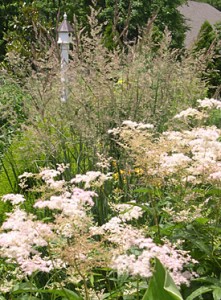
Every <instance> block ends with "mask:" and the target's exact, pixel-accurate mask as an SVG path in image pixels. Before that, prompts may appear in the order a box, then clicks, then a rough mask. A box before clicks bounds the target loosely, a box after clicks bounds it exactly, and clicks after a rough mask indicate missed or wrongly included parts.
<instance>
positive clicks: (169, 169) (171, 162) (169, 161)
mask: <svg viewBox="0 0 221 300" xmlns="http://www.w3.org/2000/svg"><path fill="white" fill-rule="evenodd" d="M191 161H192V160H191V159H190V158H189V157H188V156H186V155H184V154H183V153H173V154H172V155H168V154H167V153H163V154H161V155H160V161H159V164H160V166H159V167H160V169H161V170H162V171H164V172H166V173H175V172H177V171H178V170H179V169H184V168H186V167H187V166H188V165H189V164H190V162H191Z"/></svg>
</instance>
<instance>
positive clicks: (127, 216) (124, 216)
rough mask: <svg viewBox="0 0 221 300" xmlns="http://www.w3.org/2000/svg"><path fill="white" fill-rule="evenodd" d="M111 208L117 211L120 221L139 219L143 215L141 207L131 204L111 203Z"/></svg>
mask: <svg viewBox="0 0 221 300" xmlns="http://www.w3.org/2000/svg"><path fill="white" fill-rule="evenodd" d="M112 208H113V209H114V210H115V211H117V212H119V213H120V214H119V218H120V219H121V220H122V221H124V222H125V221H130V220H132V219H136V220H137V219H139V218H140V217H141V216H142V215H143V210H142V208H141V207H139V206H136V205H131V204H113V205H112Z"/></svg>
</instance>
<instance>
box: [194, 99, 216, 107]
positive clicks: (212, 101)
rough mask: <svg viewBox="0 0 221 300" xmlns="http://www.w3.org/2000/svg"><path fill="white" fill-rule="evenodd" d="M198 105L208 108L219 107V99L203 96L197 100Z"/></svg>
mask: <svg viewBox="0 0 221 300" xmlns="http://www.w3.org/2000/svg"><path fill="white" fill-rule="evenodd" d="M197 102H198V103H199V107H202V108H209V109H221V101H220V100H216V99H213V98H212V99H208V98H205V99H203V100H200V99H199V100H197Z"/></svg>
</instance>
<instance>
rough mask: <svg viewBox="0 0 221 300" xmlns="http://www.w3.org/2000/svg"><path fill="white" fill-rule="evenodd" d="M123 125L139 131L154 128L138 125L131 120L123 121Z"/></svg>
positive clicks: (148, 125)
mask: <svg viewBox="0 0 221 300" xmlns="http://www.w3.org/2000/svg"><path fill="white" fill-rule="evenodd" d="M122 125H124V126H127V127H129V128H130V129H138V130H142V129H153V128H154V126H153V124H144V123H137V122H132V121H130V120H125V121H123V123H122Z"/></svg>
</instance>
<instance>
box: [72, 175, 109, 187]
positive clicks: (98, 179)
mask: <svg viewBox="0 0 221 300" xmlns="http://www.w3.org/2000/svg"><path fill="white" fill-rule="evenodd" d="M111 175H112V173H107V174H103V173H101V172H100V171H89V172H87V173H86V174H83V175H81V174H77V175H76V176H75V178H73V179H72V180H71V183H81V182H83V183H84V187H85V188H86V189H87V188H90V187H91V186H95V187H100V186H102V185H103V184H104V182H105V181H106V180H109V179H110V178H112V177H111Z"/></svg>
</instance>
